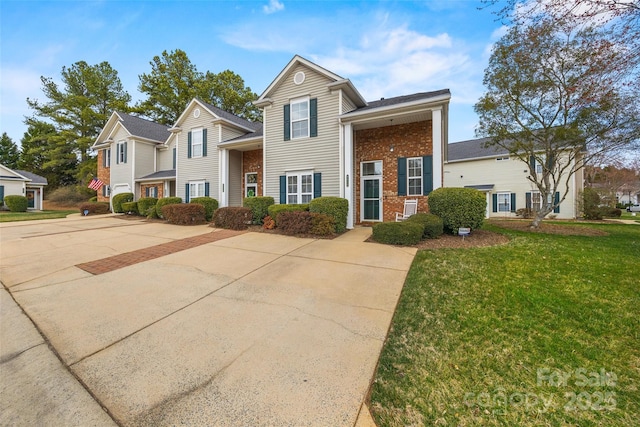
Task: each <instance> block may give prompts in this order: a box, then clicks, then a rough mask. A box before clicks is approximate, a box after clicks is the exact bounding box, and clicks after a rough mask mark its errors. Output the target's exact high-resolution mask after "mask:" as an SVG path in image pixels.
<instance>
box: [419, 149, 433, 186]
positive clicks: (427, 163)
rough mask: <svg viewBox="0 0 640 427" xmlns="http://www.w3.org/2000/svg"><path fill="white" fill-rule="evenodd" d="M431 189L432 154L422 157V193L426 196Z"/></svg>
mask: <svg viewBox="0 0 640 427" xmlns="http://www.w3.org/2000/svg"><path fill="white" fill-rule="evenodd" d="M432 190H433V156H423V157H422V195H423V196H428V195H429V193H431V191H432Z"/></svg>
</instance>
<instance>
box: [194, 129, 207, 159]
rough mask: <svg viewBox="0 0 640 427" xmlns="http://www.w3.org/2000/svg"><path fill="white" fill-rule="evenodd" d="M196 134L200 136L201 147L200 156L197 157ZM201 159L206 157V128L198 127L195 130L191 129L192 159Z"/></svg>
mask: <svg viewBox="0 0 640 427" xmlns="http://www.w3.org/2000/svg"><path fill="white" fill-rule="evenodd" d="M196 133H199V134H200V142H199V144H198V145H199V146H200V154H198V155H197V156H196V154H195V147H196V143H195V135H196ZM201 157H204V127H202V126H198V127H195V128H191V158H192V159H199V158H201Z"/></svg>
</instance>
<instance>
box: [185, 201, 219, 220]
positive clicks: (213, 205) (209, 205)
mask: <svg viewBox="0 0 640 427" xmlns="http://www.w3.org/2000/svg"><path fill="white" fill-rule="evenodd" d="M189 203H196V204H198V205H202V206H204V217H205V219H206V220H207V221H211V220H212V219H213V213H214V212H215V211H216V209H218V201H217V200H216V199H214V198H213V197H194V198H193V199H191V200H190V201H189Z"/></svg>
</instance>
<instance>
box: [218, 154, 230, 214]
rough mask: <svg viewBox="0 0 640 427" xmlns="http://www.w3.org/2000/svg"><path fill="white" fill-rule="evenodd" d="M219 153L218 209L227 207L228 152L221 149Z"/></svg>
mask: <svg viewBox="0 0 640 427" xmlns="http://www.w3.org/2000/svg"><path fill="white" fill-rule="evenodd" d="M218 153H219V157H218V160H219V165H218V170H219V174H220V176H219V179H218V182H219V183H220V184H218V186H219V188H218V194H219V195H220V200H219V202H220V207H221V208H223V207H226V206H229V150H226V149H222V150H219V151H218Z"/></svg>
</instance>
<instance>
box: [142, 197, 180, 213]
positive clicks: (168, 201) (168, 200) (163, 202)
mask: <svg viewBox="0 0 640 427" xmlns="http://www.w3.org/2000/svg"><path fill="white" fill-rule="evenodd" d="M178 203H182V199H181V198H180V197H163V198H162V199H159V200H158V202H157V203H156V215H157V216H158V218H163V216H162V208H163V207H164V206H167V205H175V204H178ZM149 216H152V215H149Z"/></svg>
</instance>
